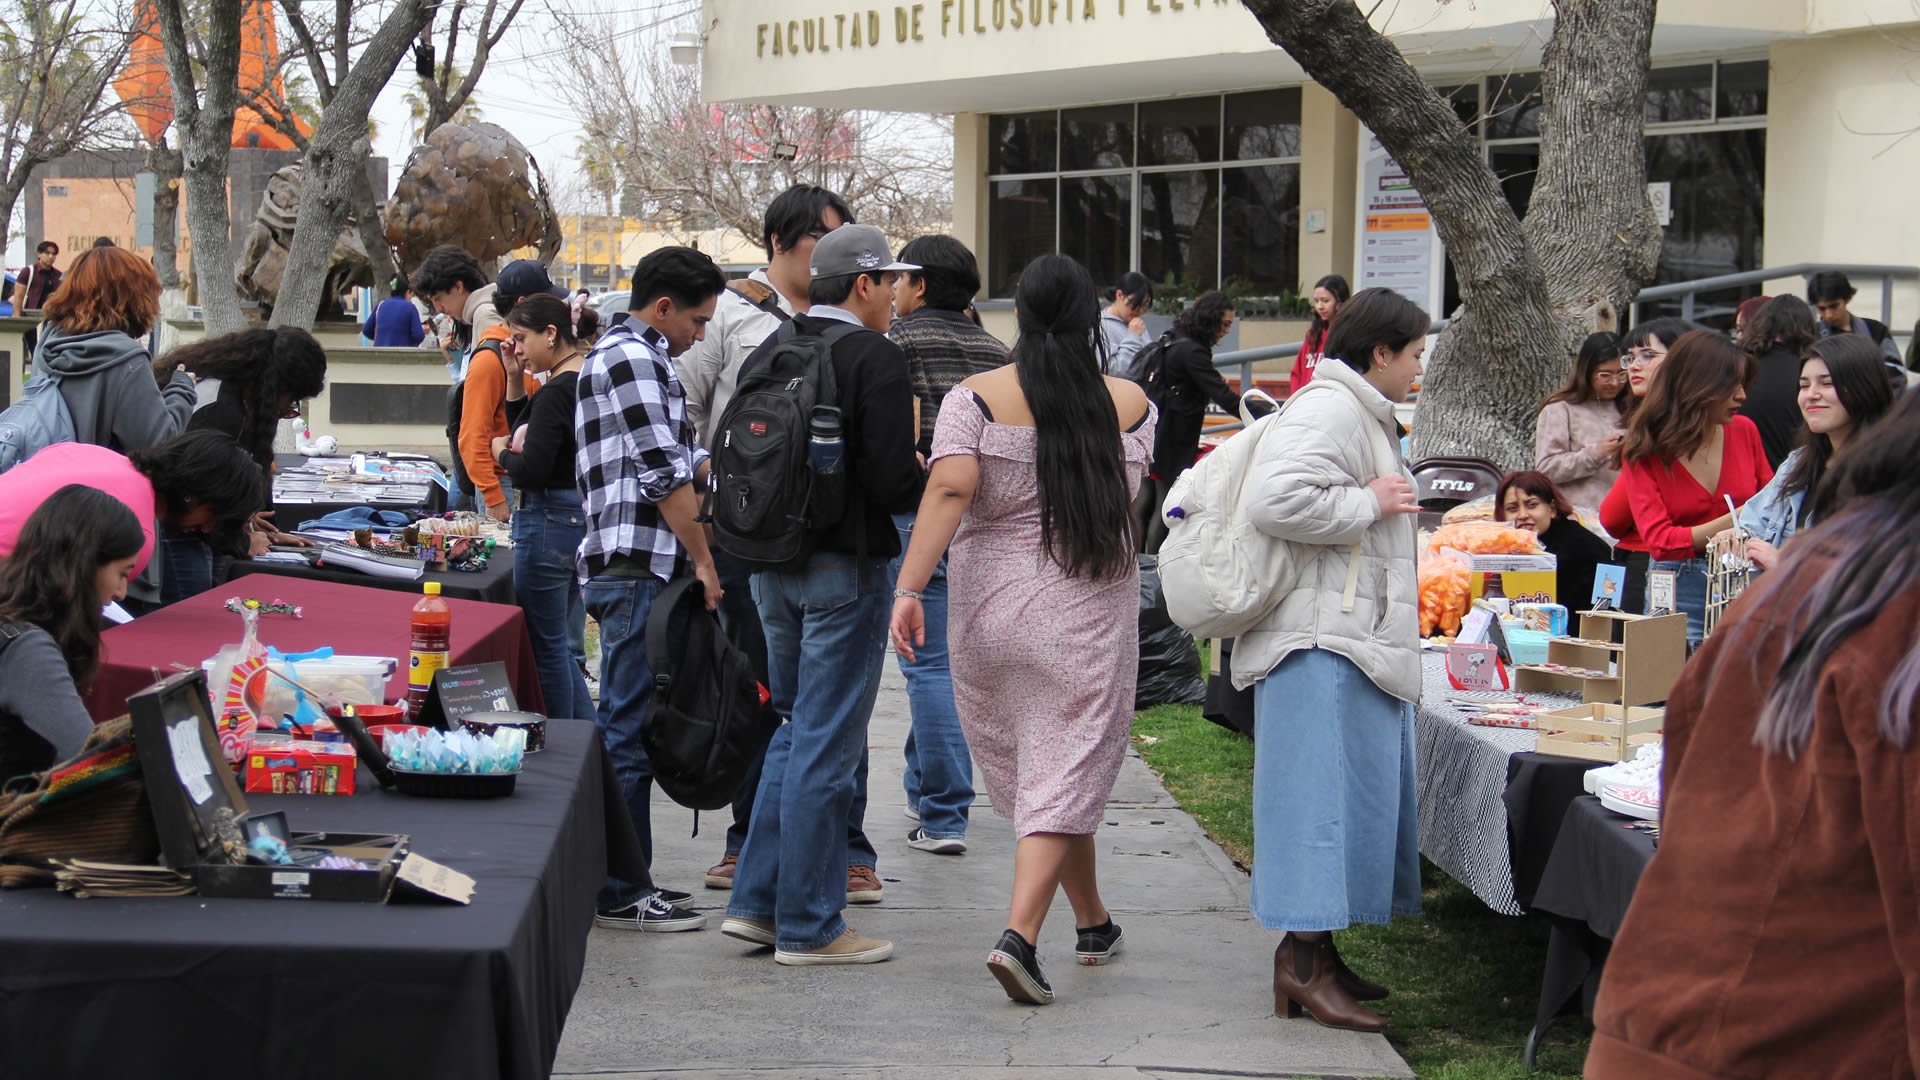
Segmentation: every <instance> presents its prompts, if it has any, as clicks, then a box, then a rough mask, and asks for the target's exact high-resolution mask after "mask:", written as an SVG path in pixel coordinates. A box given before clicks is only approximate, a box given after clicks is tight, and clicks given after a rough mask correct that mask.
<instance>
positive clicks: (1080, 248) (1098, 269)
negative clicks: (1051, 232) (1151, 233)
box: [1060, 173, 1133, 291]
mask: <svg viewBox="0 0 1920 1080" xmlns="http://www.w3.org/2000/svg"><path fill="white" fill-rule="evenodd" d="M1132 246H1133V175H1132V174H1131V173H1124V174H1122V175H1119V176H1078V177H1069V178H1067V179H1064V180H1062V181H1060V253H1061V254H1062V255H1071V256H1073V257H1074V258H1076V259H1079V260H1080V263H1081V265H1083V266H1085V267H1086V268H1087V272H1088V273H1090V274H1092V275H1093V283H1094V284H1095V285H1098V286H1100V288H1101V289H1102V290H1103V291H1104V290H1106V289H1107V288H1109V287H1110V286H1112V285H1113V284H1114V283H1115V282H1117V281H1119V280H1120V275H1121V274H1124V273H1126V272H1127V268H1128V267H1130V266H1132V265H1133V259H1132V254H1133V252H1132Z"/></svg>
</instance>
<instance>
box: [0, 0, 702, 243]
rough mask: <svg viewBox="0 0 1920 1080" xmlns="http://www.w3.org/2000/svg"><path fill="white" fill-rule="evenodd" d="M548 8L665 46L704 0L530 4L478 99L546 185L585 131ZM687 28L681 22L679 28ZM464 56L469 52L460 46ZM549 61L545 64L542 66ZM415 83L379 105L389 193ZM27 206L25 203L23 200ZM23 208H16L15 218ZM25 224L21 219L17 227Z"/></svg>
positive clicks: (571, 165) (402, 74) (401, 158)
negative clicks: (563, 82) (560, 65)
mask: <svg viewBox="0 0 1920 1080" xmlns="http://www.w3.org/2000/svg"><path fill="white" fill-rule="evenodd" d="M549 4H557V5H560V6H562V7H564V9H565V10H567V11H569V12H571V13H574V14H581V13H594V14H595V15H596V16H597V17H600V18H604V19H609V20H614V21H616V22H617V23H618V25H619V26H620V27H623V28H627V27H631V28H633V29H634V32H635V33H643V32H644V33H646V34H648V35H649V36H652V37H654V38H655V39H656V40H657V41H659V43H660V47H661V48H663V49H664V48H666V47H667V43H668V42H669V41H670V40H671V39H672V36H673V33H674V31H675V30H678V29H692V28H693V27H694V26H695V25H696V24H697V22H698V20H697V13H698V12H699V9H700V3H699V0H526V3H525V5H524V6H523V7H522V8H521V10H520V15H519V17H518V18H517V19H516V20H515V22H514V24H513V25H512V26H510V27H509V28H508V30H507V34H506V37H505V38H504V39H502V40H501V42H500V46H499V48H498V49H497V50H496V51H495V52H494V53H493V54H492V55H491V56H490V57H489V58H488V61H487V69H486V71H485V72H483V73H482V74H481V76H480V85H479V88H478V90H477V92H476V97H477V98H478V100H479V103H480V110H481V119H483V120H486V121H488V122H490V123H495V124H498V125H500V126H501V127H503V128H506V129H507V130H508V131H510V132H512V133H513V134H514V136H515V137H516V138H518V139H519V140H520V141H521V142H522V143H524V144H526V147H527V149H528V150H529V151H531V152H532V154H533V156H534V157H535V158H537V159H538V160H539V162H540V169H541V171H542V172H543V173H544V174H545V175H546V177H547V180H548V181H549V182H551V183H553V184H555V185H556V186H558V185H559V184H560V183H562V181H563V179H564V178H565V177H568V176H571V175H572V174H573V172H574V169H575V160H574V159H575V152H576V150H577V148H578V145H579V141H580V136H581V133H582V131H583V128H582V127H581V124H580V122H579V120H578V119H577V118H576V117H575V116H574V115H573V112H572V110H571V109H570V108H568V106H567V105H566V103H565V102H563V101H561V100H560V98H559V96H558V95H557V94H555V93H553V92H552V91H551V90H546V89H543V85H544V84H545V83H547V82H548V80H549V75H548V73H547V71H546V70H545V69H546V68H547V67H548V66H550V60H551V58H553V57H555V56H564V55H566V50H568V49H569V48H570V46H568V45H566V44H565V43H564V42H556V40H555V38H556V36H557V35H556V33H555V20H554V18H553V16H552V15H551V14H550V13H549V8H548V5H549ZM682 24H684V25H682ZM444 42H445V32H444V30H442V32H441V34H440V35H437V39H436V45H442V46H443V45H444ZM461 51H462V53H463V56H462V57H460V58H458V59H457V60H456V62H459V60H463V59H465V56H466V55H470V54H467V51H466V49H465V47H464V46H463V47H462V50H461ZM543 60H545V61H549V63H542V61H543ZM413 85H414V77H413V59H412V57H411V55H409V56H408V57H407V58H406V59H405V60H403V61H402V62H401V64H400V67H399V69H398V70H396V71H395V72H394V76H393V78H392V79H391V80H390V81H389V82H388V83H387V86H386V89H385V90H383V91H382V92H381V94H380V97H379V98H378V99H377V100H376V101H375V102H374V107H373V113H372V118H373V119H374V120H375V121H377V122H378V124H379V130H380V135H379V137H378V138H377V139H376V140H375V141H374V147H373V152H374V154H375V155H377V156H383V157H385V158H386V159H387V167H388V174H387V175H388V183H387V187H388V190H389V191H391V190H392V187H393V183H394V182H395V181H397V180H398V179H399V177H400V172H401V170H402V169H404V168H405V167H406V163H407V155H408V153H409V152H411V150H412V149H413V143H412V141H411V140H410V139H409V137H408V135H409V133H408V131H407V112H408V110H407V105H406V102H405V101H404V100H403V99H404V96H405V95H406V93H407V91H408V90H410V89H412V87H413ZM21 203H22V207H24V203H25V199H24V197H23V198H22V200H21ZM18 212H20V208H16V213H18ZM21 223H23V219H21V218H16V221H15V224H16V225H18V224H21ZM27 261H28V260H27V256H26V241H25V238H24V237H22V236H20V235H18V234H11V235H10V236H9V238H8V245H7V252H6V255H5V265H6V266H8V267H12V268H18V267H21V266H24V265H26V263H27Z"/></svg>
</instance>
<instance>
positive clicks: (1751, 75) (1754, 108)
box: [1718, 60, 1767, 120]
mask: <svg viewBox="0 0 1920 1080" xmlns="http://www.w3.org/2000/svg"><path fill="white" fill-rule="evenodd" d="M1765 115H1767V62H1766V61H1765V60H1750V61H1747V62H1746V63H1742V64H1721V65H1720V100H1719V112H1718V116H1719V118H1720V119H1722V120H1727V119H1731V118H1733V117H1736V116H1765Z"/></svg>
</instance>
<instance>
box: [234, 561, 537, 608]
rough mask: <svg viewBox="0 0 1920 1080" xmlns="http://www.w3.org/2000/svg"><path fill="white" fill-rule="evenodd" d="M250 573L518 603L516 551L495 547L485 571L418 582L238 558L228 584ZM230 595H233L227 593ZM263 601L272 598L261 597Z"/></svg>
mask: <svg viewBox="0 0 1920 1080" xmlns="http://www.w3.org/2000/svg"><path fill="white" fill-rule="evenodd" d="M251 574H271V575H273V576H275V577H288V578H304V579H306V580H309V581H337V582H340V583H341V584H344V585H364V586H366V587H367V588H369V589H390V590H393V591H395V592H404V593H412V594H414V595H416V596H417V595H419V593H420V586H421V584H422V583H423V582H428V581H437V582H439V583H440V595H441V596H451V597H457V598H459V599H461V600H479V601H481V602H482V603H488V604H511V603H514V602H515V596H514V591H513V549H512V548H508V547H503V548H496V549H495V550H494V553H493V555H492V557H491V558H489V559H488V560H487V566H486V569H484V570H481V571H479V572H477V573H471V574H470V573H467V572H465V571H463V570H429V571H427V572H426V575H425V576H424V577H422V578H421V579H420V580H419V581H401V580H397V579H395V578H383V577H374V576H373V575H372V574H363V573H361V572H360V571H358V570H350V569H344V568H335V567H331V566H325V565H322V566H310V565H300V564H295V563H284V562H259V561H255V560H253V559H235V560H233V567H232V569H230V570H228V571H227V580H228V581H229V582H231V581H234V580H236V579H238V578H241V577H244V576H247V575H251ZM248 587H249V588H252V589H270V588H272V586H270V585H267V584H263V583H255V584H253V585H250V586H248ZM225 595H230V594H225ZM260 599H262V600H266V599H270V598H269V597H266V596H261V597H260Z"/></svg>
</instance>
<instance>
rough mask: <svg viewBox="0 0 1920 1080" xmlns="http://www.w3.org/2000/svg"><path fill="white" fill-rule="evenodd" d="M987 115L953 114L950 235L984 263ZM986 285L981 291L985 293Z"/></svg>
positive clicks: (983, 274)
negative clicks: (951, 216) (951, 229)
mask: <svg viewBox="0 0 1920 1080" xmlns="http://www.w3.org/2000/svg"><path fill="white" fill-rule="evenodd" d="M988 193H989V192H988V185H987V117H986V115H985V114H984V113H956V114H955V115H954V117H953V236H954V239H956V240H959V241H960V242H961V243H963V244H965V245H967V247H968V249H969V250H971V251H972V252H973V254H974V257H975V258H976V259H978V260H979V262H980V267H981V269H982V271H983V273H982V275H981V276H982V277H983V278H984V277H985V276H986V275H985V273H984V270H985V269H986V266H987V196H988ZM985 291H986V290H985V289H984V288H982V290H981V293H982V295H985Z"/></svg>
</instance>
